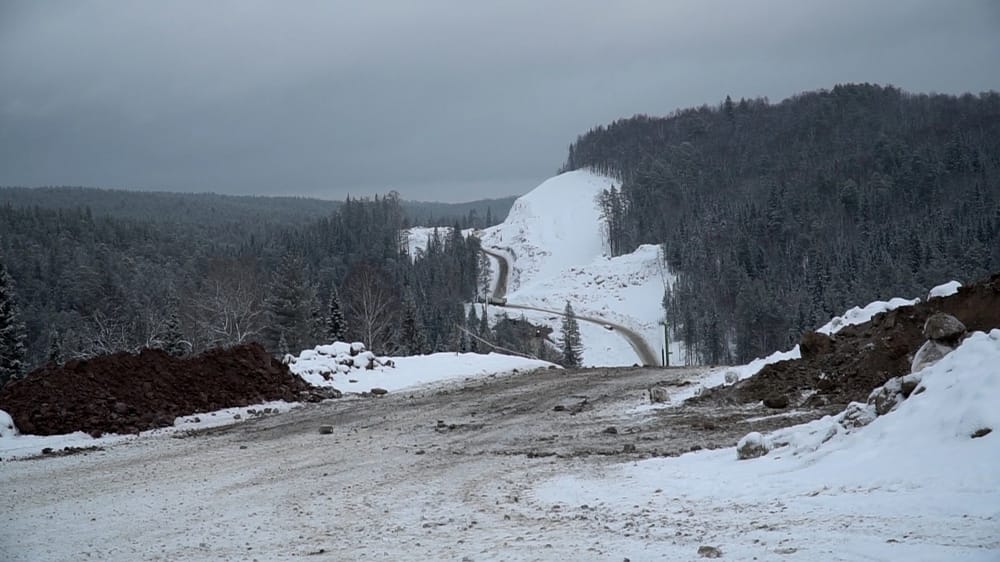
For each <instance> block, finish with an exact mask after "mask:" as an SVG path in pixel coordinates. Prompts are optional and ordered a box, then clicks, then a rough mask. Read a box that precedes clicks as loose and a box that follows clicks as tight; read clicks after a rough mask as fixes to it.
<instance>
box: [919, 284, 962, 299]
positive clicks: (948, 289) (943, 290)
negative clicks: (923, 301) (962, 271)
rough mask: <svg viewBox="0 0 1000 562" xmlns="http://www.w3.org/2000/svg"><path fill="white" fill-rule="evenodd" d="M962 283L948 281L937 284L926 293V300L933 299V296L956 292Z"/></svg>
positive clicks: (947, 295) (944, 295)
mask: <svg viewBox="0 0 1000 562" xmlns="http://www.w3.org/2000/svg"><path fill="white" fill-rule="evenodd" d="M961 286H962V284H961V283H959V282H958V281H948V282H947V283H944V284H942V285H938V286H937V287H934V288H933V289H931V292H930V293H928V294H927V300H930V299H933V298H935V297H950V296H951V295H954V294H955V293H957V292H958V289H959V288H961Z"/></svg>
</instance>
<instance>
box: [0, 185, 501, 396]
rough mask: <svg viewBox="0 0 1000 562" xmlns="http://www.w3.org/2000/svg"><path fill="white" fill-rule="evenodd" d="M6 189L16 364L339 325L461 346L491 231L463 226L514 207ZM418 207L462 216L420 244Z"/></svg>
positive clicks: (7, 284)
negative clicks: (415, 223)
mask: <svg viewBox="0 0 1000 562" xmlns="http://www.w3.org/2000/svg"><path fill="white" fill-rule="evenodd" d="M0 198H2V199H4V200H5V201H6V203H4V204H3V205H0V266H2V267H3V269H4V271H6V272H7V273H9V275H7V276H6V277H4V283H2V285H3V287H2V290H0V301H3V302H4V303H7V304H5V305H4V308H3V310H0V313H3V314H4V315H5V317H6V316H10V317H12V318H13V321H12V322H4V323H3V324H4V325H5V326H6V325H9V326H11V327H12V328H11V329H10V330H8V331H10V338H7V336H6V335H4V336H3V338H6V339H4V340H3V341H2V342H0V344H2V346H3V350H2V351H4V353H3V354H0V355H4V356H7V355H10V356H11V357H14V356H18V357H19V358H20V363H16V364H14V363H12V365H11V366H7V365H5V366H4V367H3V371H2V372H0V378H3V379H6V378H9V377H10V376H16V375H17V374H24V372H25V371H26V370H28V369H30V368H32V367H35V366H38V365H41V364H43V363H45V362H47V361H56V362H60V361H64V360H67V359H71V358H86V357H91V356H94V355H98V354H102V353H109V352H114V351H123V350H124V351H137V350H139V349H141V348H144V347H157V348H162V349H165V350H167V351H169V352H171V353H174V354H177V355H183V354H187V353H191V352H198V351H202V350H204V349H207V348H210V347H213V346H220V345H221V346H227V345H233V344H237V343H243V342H248V341H258V342H261V343H263V344H265V346H266V347H267V348H268V349H269V350H271V351H273V352H275V353H281V352H293V353H297V352H298V351H299V350H302V349H306V348H309V347H312V346H314V345H317V344H319V343H328V342H330V341H332V339H331V338H335V339H346V340H350V341H363V342H365V343H367V344H368V345H369V346H370V348H372V349H373V350H375V351H376V352H378V353H396V352H405V353H424V352H431V351H442V350H452V349H454V350H459V349H461V348H462V347H463V346H466V345H468V343H467V340H465V339H463V338H462V336H461V334H462V333H463V332H462V330H461V329H460V328H463V327H465V322H466V321H467V318H466V315H465V308H464V306H463V304H462V303H465V302H470V301H472V300H473V298H474V296H475V294H476V292H477V284H478V277H479V276H478V271H477V268H478V267H479V262H480V260H479V243H478V240H477V239H476V238H474V237H469V238H466V237H463V236H461V235H459V234H458V232H457V228H482V227H485V226H489V225H490V224H493V223H496V222H499V221H501V220H503V218H504V217H505V216H506V213H507V211H508V210H509V207H510V201H512V199H511V200H508V201H499V202H497V201H486V202H481V203H483V204H482V205H476V204H463V205H441V204H417V205H416V206H414V205H413V204H410V203H408V202H403V201H401V200H400V199H399V197H398V196H397V195H396V194H394V193H392V194H389V195H386V196H382V197H375V198H373V199H368V198H360V199H348V200H346V201H344V202H340V203H330V202H318V201H311V200H296V199H292V198H277V199H275V200H272V199H271V198H243V197H226V196H216V195H209V194H206V195H184V194H157V193H129V192H110V191H106V190H93V189H79V188H54V189H42V190H29V189H19V188H18V189H2V190H0ZM87 202H90V203H93V207H92V206H90V205H88V204H87ZM43 205H44V206H43ZM272 207H273V209H272ZM408 208H411V209H415V212H413V213H409V214H414V215H416V216H417V217H418V219H417V220H419V221H421V222H424V223H428V224H447V225H449V226H446V227H442V228H440V229H438V230H436V231H435V232H434V233H433V234H432V235H431V240H429V242H428V245H427V249H426V250H424V251H420V252H418V255H415V256H413V255H409V254H408V249H407V244H406V239H405V236H404V235H403V234H402V233H401V231H402V229H404V228H406V227H408V226H410V225H411V222H412V220H413V219H411V218H410V217H409V216H408ZM494 217H495V218H494ZM487 220H488V221H490V222H487ZM11 305H12V306H13V308H11ZM407 323H409V325H410V326H411V327H413V326H415V327H417V329H418V331H419V336H414V335H413V334H412V332H407V330H406V329H404V326H405V325H406V324H407ZM468 329H469V330H470V331H472V332H473V333H478V330H479V327H478V325H477V326H474V327H470V328H468ZM406 334H408V335H406ZM15 335H17V338H16V341H15ZM404 335H406V336H405V337H404ZM7 339H9V340H10V341H9V342H8V341H7ZM8 348H9V349H8ZM8 371H9V372H8ZM5 373H6V374H5ZM3 382H4V380H0V385H2V384H3Z"/></svg>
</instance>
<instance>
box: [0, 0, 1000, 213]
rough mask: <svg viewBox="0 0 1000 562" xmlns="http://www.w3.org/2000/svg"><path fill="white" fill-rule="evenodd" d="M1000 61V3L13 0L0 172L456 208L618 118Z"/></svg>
mask: <svg viewBox="0 0 1000 562" xmlns="http://www.w3.org/2000/svg"><path fill="white" fill-rule="evenodd" d="M997 61H1000V2H997V1H996V0H961V1H953V0H939V1H931V0H893V1H891V2H874V1H871V0H836V1H829V2H820V1H812V0H774V1H770V2H747V1H743V0H728V1H724V0H715V1H713V0H683V1H682V0H645V1H639V0H634V1H633V0H626V1H619V2H611V1H608V0H599V1H598V0H593V1H592V0H561V1H560V0H551V1H542V0H495V1H487V0H483V1H473V0H419V1H418V0H368V1H347V0H344V1H339V0H329V1H324V2H319V1H315V2H310V1H297V2H279V1H273V2H262V1H254V0H230V1H223V0H217V1H208V2H206V1H201V0H198V1H171V2H153V1H148V2H139V1H136V2H124V1H92V0H79V1H57V0H56V1H46V2H38V1H35V0H29V1H23V2H21V1H11V0H0V185H27V186H36V185H86V186H98V187H118V188H135V189H160V190H171V191H215V192H220V193H231V194H287V195H308V196H317V197H323V198H331V199H339V198H342V197H343V196H344V195H345V194H347V193H351V194H371V193H381V192H386V191H388V190H390V189H396V190H398V191H400V192H401V193H402V194H403V197H404V198H407V199H420V200H442V201H462V200H469V199H475V198H479V197H492V196H501V195H507V194H518V193H524V192H526V191H528V190H530V189H531V188H533V187H534V186H535V185H536V184H537V183H539V182H540V181H541V180H543V179H545V178H546V177H548V176H551V175H552V174H553V173H554V172H555V170H556V169H557V168H558V167H559V165H560V164H561V163H562V162H563V160H564V159H565V155H566V148H567V146H568V144H569V143H570V142H571V141H572V140H573V139H574V138H576V136H577V135H579V134H580V133H583V132H585V131H586V130H587V129H589V128H591V127H593V126H595V125H598V124H602V123H606V122H608V121H610V120H613V119H616V118H618V117H626V116H630V115H633V114H635V113H647V114H665V113H668V112H670V111H672V110H674V109H677V108H682V107H689V106H693V105H701V104H702V103H709V104H716V103H718V102H719V101H720V100H722V99H723V98H724V97H725V96H726V95H727V94H728V95H731V96H733V97H734V98H739V97H754V96H767V97H769V98H770V99H771V100H772V101H778V100H781V99H783V98H785V97H787V96H789V95H793V94H795V93H797V92H800V91H804V90H813V89H819V88H829V87H832V86H833V85H835V84H837V83H842V82H862V81H865V82H876V83H881V84H893V85H897V86H899V87H902V88H903V89H906V90H910V91H916V92H930V91H936V92H947V93H961V92H966V91H971V92H981V91H985V90H990V89H993V90H996V89H1000V71H998V70H997V69H998V68H1000V67H998V62H997Z"/></svg>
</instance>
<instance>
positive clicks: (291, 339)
mask: <svg viewBox="0 0 1000 562" xmlns="http://www.w3.org/2000/svg"><path fill="white" fill-rule="evenodd" d="M268 289H269V294H268V295H267V298H266V300H265V307H266V309H267V314H268V322H269V325H268V326H267V327H266V328H265V335H267V336H268V339H269V342H268V343H269V344H270V345H271V346H274V347H271V349H274V348H275V347H278V348H279V350H280V345H279V344H280V339H281V336H284V339H285V343H286V344H287V346H288V349H290V350H294V351H295V353H298V352H299V351H301V350H303V349H307V348H308V347H311V346H313V345H315V344H316V342H314V341H313V339H314V337H315V329H314V322H313V310H314V309H315V300H316V288H315V286H314V285H313V284H312V283H310V282H309V279H308V278H307V276H306V271H305V263H304V262H303V260H302V258H299V257H297V256H291V255H289V256H285V258H284V259H282V261H281V267H280V269H279V270H278V271H276V272H275V274H274V277H273V278H272V280H271V284H270V286H269V287H268Z"/></svg>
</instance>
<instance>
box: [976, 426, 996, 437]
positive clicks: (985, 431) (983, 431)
mask: <svg viewBox="0 0 1000 562" xmlns="http://www.w3.org/2000/svg"><path fill="white" fill-rule="evenodd" d="M990 433H993V429H992V428H989V427H982V428H979V429H977V430H975V431H973V432H972V438H973V439H978V438H980V437H986V436H987V435H989V434H990Z"/></svg>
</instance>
